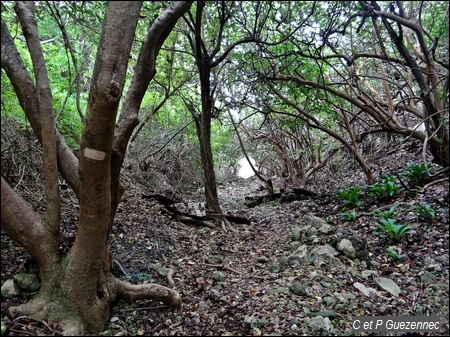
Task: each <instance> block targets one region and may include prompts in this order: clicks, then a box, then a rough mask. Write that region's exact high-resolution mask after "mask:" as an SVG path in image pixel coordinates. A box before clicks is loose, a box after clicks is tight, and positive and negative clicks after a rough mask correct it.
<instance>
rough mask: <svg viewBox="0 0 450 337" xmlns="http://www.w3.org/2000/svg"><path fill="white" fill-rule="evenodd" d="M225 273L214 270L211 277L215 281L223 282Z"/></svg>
mask: <svg viewBox="0 0 450 337" xmlns="http://www.w3.org/2000/svg"><path fill="white" fill-rule="evenodd" d="M225 278H226V275H225V274H224V273H222V272H221V271H215V272H214V274H213V279H214V281H216V282H223V281H225Z"/></svg>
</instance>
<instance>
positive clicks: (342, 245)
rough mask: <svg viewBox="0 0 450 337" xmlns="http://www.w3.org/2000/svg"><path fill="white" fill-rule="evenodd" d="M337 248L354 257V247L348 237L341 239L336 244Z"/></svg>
mask: <svg viewBox="0 0 450 337" xmlns="http://www.w3.org/2000/svg"><path fill="white" fill-rule="evenodd" d="M337 249H338V250H340V251H341V252H343V253H344V254H345V255H346V256H347V257H349V258H351V259H354V258H355V257H356V249H355V247H353V245H352V242H351V241H350V240H348V239H345V238H344V239H342V240H341V241H339V243H338V244H337Z"/></svg>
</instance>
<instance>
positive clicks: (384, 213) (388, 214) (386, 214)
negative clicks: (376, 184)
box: [375, 204, 398, 219]
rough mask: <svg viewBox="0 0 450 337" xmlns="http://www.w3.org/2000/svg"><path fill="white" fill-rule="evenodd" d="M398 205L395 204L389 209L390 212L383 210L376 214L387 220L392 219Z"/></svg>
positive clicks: (376, 211) (377, 211)
mask: <svg viewBox="0 0 450 337" xmlns="http://www.w3.org/2000/svg"><path fill="white" fill-rule="evenodd" d="M397 207H398V204H394V205H392V206H391V208H389V210H388V211H383V210H381V209H376V210H375V213H376V214H377V215H379V216H381V217H383V218H385V219H392V218H393V217H394V216H395V211H396V210H397Z"/></svg>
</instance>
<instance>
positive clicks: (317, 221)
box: [302, 214, 327, 229]
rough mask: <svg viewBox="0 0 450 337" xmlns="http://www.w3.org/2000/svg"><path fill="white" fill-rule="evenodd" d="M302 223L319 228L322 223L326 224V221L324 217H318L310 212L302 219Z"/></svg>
mask: <svg viewBox="0 0 450 337" xmlns="http://www.w3.org/2000/svg"><path fill="white" fill-rule="evenodd" d="M302 222H303V224H305V225H310V226H312V227H313V228H315V229H319V228H320V227H322V226H323V225H326V224H327V223H326V221H325V220H324V219H321V218H318V217H316V216H314V215H312V214H306V215H305V216H304V217H303V219H302Z"/></svg>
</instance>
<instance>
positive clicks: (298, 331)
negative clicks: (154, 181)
mask: <svg viewBox="0 0 450 337" xmlns="http://www.w3.org/2000/svg"><path fill="white" fill-rule="evenodd" d="M420 159H421V158H420V156H419V157H411V155H410V154H409V152H396V153H391V154H390V155H383V154H379V156H378V157H377V161H373V163H372V165H373V167H376V168H377V169H376V172H379V174H378V175H377V178H380V175H381V174H383V175H385V176H387V175H389V174H393V173H394V172H396V171H398V170H400V169H402V168H405V167H406V164H407V163H408V162H411V161H414V162H416V163H420ZM399 160H400V161H399ZM399 162H401V163H404V164H402V165H403V167H398V166H399V165H398V163H399ZM392 163H396V164H392ZM446 177H447V180H445V181H443V182H440V183H437V184H434V185H431V186H427V183H429V182H431V180H426V181H423V182H421V183H420V184H419V185H418V186H416V190H414V191H413V190H406V189H402V190H401V191H399V192H398V193H396V194H395V195H393V196H392V197H388V198H385V199H383V200H379V199H373V198H369V197H368V196H362V197H361V199H362V204H361V205H360V207H356V208H351V207H349V206H348V205H346V204H345V203H344V202H343V200H342V198H339V197H338V196H337V191H338V190H340V189H345V188H350V187H351V186H362V185H364V184H365V182H364V181H365V178H364V176H363V175H362V174H361V172H360V170H358V168H357V167H342V168H341V169H340V170H339V171H338V172H329V171H328V172H323V173H318V174H317V176H316V177H314V178H313V179H312V180H311V181H310V182H308V183H307V184H304V185H303V186H301V187H302V188H306V189H308V190H311V191H314V192H316V193H318V194H319V195H320V197H310V196H306V197H303V198H300V199H298V200H291V201H284V202H282V201H281V200H275V201H271V202H268V203H262V204H260V205H258V206H256V207H251V208H250V207H247V206H246V200H245V197H247V196H256V195H263V194H265V193H266V191H265V190H264V188H263V184H262V183H261V182H259V181H258V180H257V179H256V178H254V177H252V178H248V179H238V178H232V179H227V180H224V181H222V182H220V184H219V195H220V200H221V205H222V209H223V211H224V212H225V213H228V214H232V215H236V216H241V217H245V218H247V219H248V220H249V221H250V224H249V225H246V224H232V226H233V229H234V230H230V229H229V230H227V231H224V230H222V229H221V228H217V229H213V228H209V227H206V226H198V225H195V224H185V223H182V222H180V221H178V220H177V219H176V218H175V217H174V216H173V215H172V214H170V213H169V212H168V211H167V210H166V209H165V208H164V207H163V206H162V205H161V204H159V203H158V202H157V201H156V200H151V199H144V198H142V195H148V194H151V193H152V192H153V191H151V190H150V189H149V187H147V186H143V185H140V184H139V183H136V182H133V181H131V180H130V179H126V180H125V184H126V187H127V192H126V194H125V195H124V198H123V201H122V203H121V205H120V206H119V209H118V213H117V217H116V220H115V224H114V229H113V233H112V235H111V245H112V250H113V252H114V260H115V262H114V273H115V274H116V275H117V276H118V277H121V278H122V279H124V280H129V281H130V282H133V283H141V282H155V283H159V284H162V285H165V286H170V285H169V281H168V278H167V273H168V271H169V270H170V269H171V270H172V271H173V279H174V282H175V289H176V290H177V291H178V292H179V293H180V294H181V296H182V298H183V306H182V308H181V309H179V310H175V309H172V308H168V307H165V306H164V305H162V304H161V303H155V302H152V301H138V302H136V303H133V304H131V305H129V304H127V303H124V302H119V303H116V305H115V306H114V307H113V308H112V309H111V314H110V319H109V322H108V324H107V328H106V329H105V331H104V332H102V335H115V336H121V335H122V336H130V335H144V336H172V335H178V336H218V335H225V336H261V335H271V336H291V335H376V333H371V332H368V333H360V332H355V331H352V317H354V316H420V315H426V316H443V317H445V320H444V324H441V328H440V329H439V331H438V332H436V333H433V334H432V335H441V336H446V335H448V333H449V330H448V328H449V324H448V316H449V309H448V308H449V303H448V302H449V301H448V300H449V296H448V285H449V260H448V248H449V247H448V245H449V213H448V210H449V209H448V194H449V188H448V173H447V176H446ZM276 183H278V186H279V187H280V186H281V185H282V184H281V182H276ZM183 199H184V200H185V201H202V191H201V190H196V191H189V192H187V191H185V192H184V194H183ZM74 202H75V200H74V199H71V198H68V197H67V198H65V199H64V203H63V206H64V216H63V219H64V220H63V224H62V228H63V232H64V236H65V239H66V244H67V245H68V246H70V244H71V242H73V238H74V236H75V230H76V219H77V214H76V213H75V207H73V205H74ZM395 204H398V207H397V209H396V215H395V220H396V222H397V223H399V224H409V225H411V226H412V227H413V229H412V231H410V232H409V234H407V235H405V236H402V237H401V238H400V240H398V241H394V240H392V239H391V238H389V237H388V236H387V235H386V234H385V233H381V232H380V231H379V228H378V227H377V225H376V223H377V221H379V218H378V217H377V216H376V214H377V213H376V210H377V209H378V210H389V209H390V207H392V206H393V205H395ZM423 205H430V206H431V209H432V210H433V211H435V212H434V214H433V216H432V217H430V218H428V219H422V218H420V217H419V216H418V214H417V212H416V211H415V208H414V206H423ZM352 210H353V211H354V212H353V216H350V213H351V211H352ZM345 212H347V213H345ZM308 214H312V215H314V216H316V217H319V218H321V219H323V220H324V221H325V222H326V223H327V224H329V225H330V226H332V227H334V228H336V229H348V230H351V231H352V233H355V234H356V235H357V236H359V237H360V238H362V239H364V240H365V241H366V243H367V250H368V251H367V253H368V256H369V258H370V261H371V262H373V263H372V264H370V265H367V266H364V265H361V264H357V263H356V262H355V261H351V260H350V259H348V258H346V257H345V256H340V257H339V258H340V259H341V261H342V262H343V267H342V268H341V269H340V272H337V271H336V269H332V268H330V266H328V265H327V264H326V263H325V264H321V265H319V266H317V265H315V264H314V263H307V262H305V261H303V262H301V263H299V262H298V261H297V262H294V263H288V264H286V263H284V264H283V263H281V262H282V261H286V257H287V256H289V255H290V254H291V253H292V242H293V241H292V232H293V230H294V228H296V227H299V226H300V225H301V220H302V219H303V218H304V217H305V216H306V215H308ZM345 214H347V216H346V215H345ZM350 218H352V219H350ZM317 240H318V242H316V243H317V244H326V240H325V239H324V238H321V237H320V236H319V237H318V238H317ZM387 248H391V249H392V250H394V251H395V252H396V255H395V254H394V255H390V254H389V252H388V251H387V250H386V249H387ZM1 249H2V255H1V260H2V267H1V281H2V284H3V283H4V282H5V280H7V279H8V278H11V277H12V276H13V275H14V274H15V273H18V272H19V271H23V270H24V269H27V268H28V270H29V269H30V267H29V266H28V265H27V264H28V262H29V259H28V257H27V254H26V253H25V252H24V250H23V249H22V248H20V247H17V246H16V245H15V244H14V243H13V242H12V241H11V240H10V239H9V238H7V237H6V236H5V235H3V233H2V238H1ZM352 268H353V269H352ZM358 268H359V269H358ZM356 269H357V270H358V272H352V270H353V271H354V270H356ZM362 271H370V272H369V273H366V274H365V275H367V274H369V275H370V276H369V277H367V276H364V273H363V272H362ZM376 277H383V278H388V279H390V280H392V281H394V282H395V283H396V284H397V285H398V286H399V287H400V290H401V292H400V295H398V296H394V295H393V294H391V293H390V292H389V291H386V290H385V289H383V288H380V287H378V286H377V284H376V283H375V282H374V279H375V278H376ZM356 283H362V284H364V285H365V286H366V287H371V288H374V289H376V290H377V295H376V296H372V295H373V294H372V295H371V294H369V295H364V294H363V293H362V292H361V291H360V290H358V289H357V288H356V287H355V284H356ZM295 284H297V285H298V284H300V285H304V286H305V288H308V289H309V290H308V291H309V292H307V293H301V292H298V291H295V287H294V285H295ZM343 297H344V298H343ZM27 298H28V295H24V296H23V297H21V298H14V299H5V298H3V297H2V321H3V322H5V323H6V325H7V327H8V333H9V335H10V336H19V335H22V336H23V335H41V336H42V335H61V334H62V330H61V327H60V326H59V324H58V322H49V321H36V320H33V319H31V318H29V317H23V316H22V317H17V316H13V315H11V314H10V313H9V312H8V308H9V307H10V306H11V305H14V304H17V303H20V302H22V301H25V300H26V299H27ZM317 317H319V318H317ZM388 334H389V335H408V334H407V333H388ZM382 335H386V333H383V334H382ZM409 335H410V336H411V335H415V336H420V335H423V336H426V335H431V334H430V333H428V332H421V333H415V334H409Z"/></svg>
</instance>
